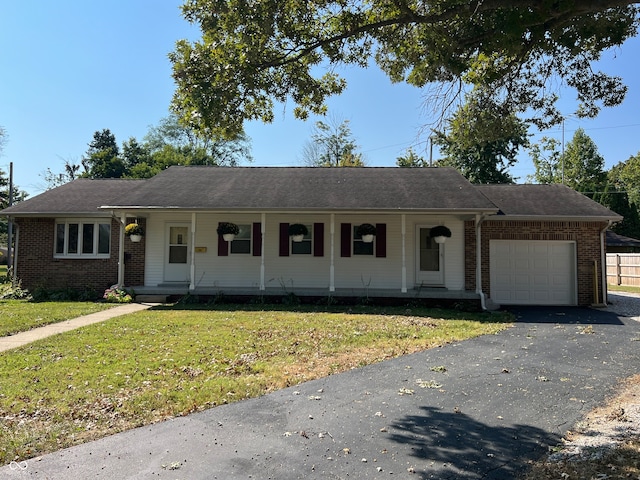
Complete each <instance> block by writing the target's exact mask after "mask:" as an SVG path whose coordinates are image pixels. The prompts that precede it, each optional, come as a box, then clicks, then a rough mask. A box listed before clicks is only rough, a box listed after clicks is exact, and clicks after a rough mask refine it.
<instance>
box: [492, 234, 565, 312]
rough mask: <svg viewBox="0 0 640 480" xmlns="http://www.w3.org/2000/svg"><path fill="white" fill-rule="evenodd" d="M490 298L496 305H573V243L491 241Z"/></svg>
mask: <svg viewBox="0 0 640 480" xmlns="http://www.w3.org/2000/svg"><path fill="white" fill-rule="evenodd" d="M490 256H491V258H490V281H491V298H492V300H493V301H495V302H496V303H499V304H512V305H514V304H520V305H575V304H576V294H575V290H576V281H575V278H576V268H575V243H574V242H562V241H541V240H535V241H533V240H532V241H528V240H527V241H524V240H491V241H490Z"/></svg>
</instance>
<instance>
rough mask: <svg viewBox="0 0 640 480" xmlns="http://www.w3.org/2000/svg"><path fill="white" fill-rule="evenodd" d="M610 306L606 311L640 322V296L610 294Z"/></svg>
mask: <svg viewBox="0 0 640 480" xmlns="http://www.w3.org/2000/svg"><path fill="white" fill-rule="evenodd" d="M608 298H609V305H607V307H606V308H605V310H607V311H609V312H613V313H615V314H617V315H620V316H621V317H628V318H632V319H633V320H636V321H640V294H637V293H626V292H609V294H608Z"/></svg>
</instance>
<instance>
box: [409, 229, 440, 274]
mask: <svg viewBox="0 0 640 480" xmlns="http://www.w3.org/2000/svg"><path fill="white" fill-rule="evenodd" d="M429 230H431V227H421V226H419V227H416V285H418V286H420V285H422V286H434V287H435V286H443V285H444V268H443V267H444V265H443V263H444V262H443V260H444V244H441V243H436V241H435V240H434V239H433V238H431V237H430V236H429Z"/></svg>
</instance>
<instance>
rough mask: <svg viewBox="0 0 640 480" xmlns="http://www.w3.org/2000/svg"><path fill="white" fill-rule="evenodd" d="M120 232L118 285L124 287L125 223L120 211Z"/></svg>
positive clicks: (125, 219) (123, 214) (125, 216)
mask: <svg viewBox="0 0 640 480" xmlns="http://www.w3.org/2000/svg"><path fill="white" fill-rule="evenodd" d="M118 223H120V229H119V230H120V232H119V235H118V287H120V288H122V287H124V227H125V226H126V224H127V215H126V213H121V214H120V218H119V219H118Z"/></svg>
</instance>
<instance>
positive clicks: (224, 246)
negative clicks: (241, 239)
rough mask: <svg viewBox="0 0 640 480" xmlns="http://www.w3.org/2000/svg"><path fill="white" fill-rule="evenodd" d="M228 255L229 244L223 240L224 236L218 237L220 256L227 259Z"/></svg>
mask: <svg viewBox="0 0 640 480" xmlns="http://www.w3.org/2000/svg"><path fill="white" fill-rule="evenodd" d="M218 225H220V224H218ZM227 255H229V242H227V241H226V240H225V239H224V238H222V235H218V256H219V257H226V256H227Z"/></svg>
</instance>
